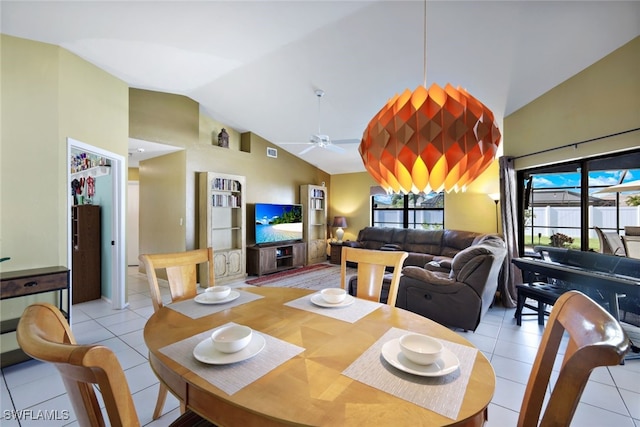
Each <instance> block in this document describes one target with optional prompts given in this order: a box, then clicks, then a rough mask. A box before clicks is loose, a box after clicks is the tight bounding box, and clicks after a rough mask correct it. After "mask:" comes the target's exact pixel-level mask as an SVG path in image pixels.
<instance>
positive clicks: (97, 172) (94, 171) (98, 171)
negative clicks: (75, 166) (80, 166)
mask: <svg viewBox="0 0 640 427" xmlns="http://www.w3.org/2000/svg"><path fill="white" fill-rule="evenodd" d="M109 174H111V166H96V167H93V168H89V169H85V170H81V171H79V172H74V173H72V174H71V179H72V180H73V179H78V178H88V177H90V176H92V177H94V178H97V177H99V176H104V175H109Z"/></svg>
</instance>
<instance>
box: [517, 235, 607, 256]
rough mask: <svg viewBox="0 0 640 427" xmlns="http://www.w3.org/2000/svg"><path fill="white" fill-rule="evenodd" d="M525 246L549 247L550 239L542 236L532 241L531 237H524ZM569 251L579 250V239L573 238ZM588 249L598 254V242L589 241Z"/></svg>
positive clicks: (595, 240) (594, 240)
mask: <svg viewBox="0 0 640 427" xmlns="http://www.w3.org/2000/svg"><path fill="white" fill-rule="evenodd" d="M524 245H525V246H551V239H550V238H549V236H542V237H541V238H540V239H538V238H537V237H535V238H534V239H533V241H532V239H531V236H525V238H524ZM568 247H569V248H570V249H578V250H579V249H580V238H577V237H574V238H573V243H572V244H571V245H570V246H568ZM589 248H590V249H593V250H594V251H596V252H598V251H599V250H600V241H599V240H598V239H597V238H596V239H589Z"/></svg>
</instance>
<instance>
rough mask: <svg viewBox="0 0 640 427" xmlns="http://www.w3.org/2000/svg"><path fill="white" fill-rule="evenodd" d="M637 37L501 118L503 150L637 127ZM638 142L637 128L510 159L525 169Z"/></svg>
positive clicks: (516, 151) (516, 152)
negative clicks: (592, 140)
mask: <svg viewBox="0 0 640 427" xmlns="http://www.w3.org/2000/svg"><path fill="white" fill-rule="evenodd" d="M639 76H640V37H636V38H635V39H633V40H631V41H630V42H629V43H627V44H625V45H624V46H622V47H620V48H619V49H617V50H615V51H614V52H612V53H610V54H609V55H607V56H606V57H604V58H602V59H601V60H600V61H598V62H596V63H595V64H593V65H591V66H590V67H588V68H586V69H585V70H583V71H581V72H580V73H578V74H576V75H575V76H573V77H571V78H570V79H568V80H566V81H565V82H563V83H561V84H559V85H558V86H556V87H555V88H553V89H551V90H550V91H548V92H547V93H545V94H544V95H542V96H541V97H539V98H538V99H536V100H534V101H533V102H531V103H529V104H527V105H525V106H524V107H522V108H521V109H519V110H518V111H516V112H514V113H513V114H511V115H509V116H508V117H506V118H505V120H504V129H505V131H504V133H505V139H506V144H505V151H504V152H505V154H506V155H509V156H522V155H526V154H530V153H535V152H538V151H542V150H547V149H550V148H554V147H560V146H563V145H567V144H572V143H575V142H580V141H585V140H589V139H591V138H598V137H602V136H606V135H611V134H614V133H617V132H623V131H626V130H630V129H635V128H638V127H640V95H639V94H640V77H639ZM638 146H640V132H633V133H628V134H625V135H621V136H618V137H613V138H607V139H606V140H599V141H595V142H590V143H586V144H582V145H579V146H578V147H577V148H574V147H568V148H563V149H560V150H554V151H550V152H548V153H544V154H540V155H535V156H529V157H525V158H521V159H518V160H516V162H515V167H516V169H526V168H529V167H534V166H541V165H545V164H548V163H555V162H560V161H564V160H572V159H578V158H584V157H590V156H594V155H597V154H605V153H613V152H617V151H622V150H625V149H630V148H637V147H638Z"/></svg>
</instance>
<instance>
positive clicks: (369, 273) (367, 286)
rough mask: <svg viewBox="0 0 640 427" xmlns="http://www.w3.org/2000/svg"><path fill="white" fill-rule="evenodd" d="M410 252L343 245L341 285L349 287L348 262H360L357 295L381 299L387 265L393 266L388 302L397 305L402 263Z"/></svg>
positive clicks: (370, 298)
mask: <svg viewBox="0 0 640 427" xmlns="http://www.w3.org/2000/svg"><path fill="white" fill-rule="evenodd" d="M408 255H409V254H408V253H407V252H401V251H379V250H373V249H359V248H352V247H349V246H343V247H342V260H341V261H342V262H341V265H340V285H341V286H342V289H347V262H355V263H357V264H358V272H357V277H358V288H357V295H356V296H357V297H358V298H363V299H368V300H371V301H380V295H381V293H382V282H383V280H384V275H385V273H386V268H387V267H393V276H392V278H391V285H390V286H389V297H388V299H387V304H388V305H391V306H395V305H396V298H397V296H398V284H399V282H400V274H401V271H402V263H404V260H405V259H406V258H407V256H408Z"/></svg>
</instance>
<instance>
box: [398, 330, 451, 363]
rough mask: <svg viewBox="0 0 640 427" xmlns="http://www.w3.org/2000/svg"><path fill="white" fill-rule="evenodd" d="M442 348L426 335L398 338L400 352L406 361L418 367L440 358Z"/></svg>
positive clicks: (408, 335)
mask: <svg viewBox="0 0 640 427" xmlns="http://www.w3.org/2000/svg"><path fill="white" fill-rule="evenodd" d="M443 349H444V346H443V345H442V343H441V342H440V341H439V340H437V339H435V338H431V337H429V336H426V335H421V334H407V335H403V336H402V337H401V338H400V350H401V351H402V354H404V355H405V357H406V358H407V359H409V360H410V361H412V362H413V363H417V364H418V365H430V364H432V363H434V362H435V361H436V360H438V359H439V358H440V356H441V355H442V350H443Z"/></svg>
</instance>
